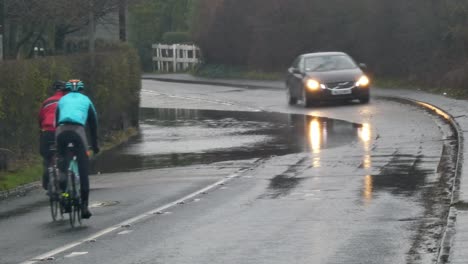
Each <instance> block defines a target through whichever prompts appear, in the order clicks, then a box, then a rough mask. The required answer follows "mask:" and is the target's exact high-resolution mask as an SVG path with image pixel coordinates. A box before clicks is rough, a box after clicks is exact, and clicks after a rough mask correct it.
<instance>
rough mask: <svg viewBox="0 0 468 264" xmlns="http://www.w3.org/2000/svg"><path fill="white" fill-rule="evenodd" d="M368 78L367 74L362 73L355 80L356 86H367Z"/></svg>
mask: <svg viewBox="0 0 468 264" xmlns="http://www.w3.org/2000/svg"><path fill="white" fill-rule="evenodd" d="M369 83H370V80H369V78H367V76H365V75H363V76H361V78H359V80H358V81H357V82H356V86H358V87H367V86H369Z"/></svg>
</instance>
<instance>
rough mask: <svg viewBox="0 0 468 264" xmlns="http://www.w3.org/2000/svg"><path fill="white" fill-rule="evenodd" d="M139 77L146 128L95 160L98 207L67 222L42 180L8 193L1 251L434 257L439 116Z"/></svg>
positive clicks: (343, 259) (442, 142) (149, 259)
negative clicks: (57, 215)
mask: <svg viewBox="0 0 468 264" xmlns="http://www.w3.org/2000/svg"><path fill="white" fill-rule="evenodd" d="M143 83H144V86H143V87H144V91H143V93H142V107H143V109H142V112H141V117H142V123H141V130H142V133H141V135H140V136H139V137H136V138H134V139H132V140H131V141H130V142H129V143H128V144H127V145H125V146H122V147H121V148H119V149H118V150H116V151H115V152H113V153H107V154H106V155H103V156H102V157H101V158H100V159H99V160H98V161H97V162H96V163H95V164H94V166H93V170H94V171H95V172H100V174H98V175H94V176H93V177H92V187H93V190H92V194H91V200H92V203H93V208H92V211H93V212H94V214H95V216H94V217H93V218H92V219H91V220H90V221H89V222H85V224H84V225H83V227H81V228H78V229H76V230H71V229H70V228H69V227H68V225H67V224H68V223H67V222H65V221H63V222H59V223H50V220H49V214H48V211H47V210H48V209H47V200H46V199H45V197H44V194H43V193H42V192H40V191H35V192H33V193H31V194H29V195H28V196H26V197H22V198H17V199H10V200H7V201H2V202H0V230H2V236H1V237H0V252H1V254H0V263H18V262H22V261H26V260H31V259H34V258H36V257H40V258H47V257H53V259H54V260H53V263H110V262H111V261H112V263H392V264H393V263H434V261H435V258H436V256H437V255H436V254H437V246H438V239H439V238H440V237H439V235H440V233H441V230H442V228H443V221H444V216H445V214H446V210H447V203H448V195H449V193H448V188H449V185H450V176H451V171H452V170H453V168H452V167H451V166H452V163H451V158H452V155H451V154H453V153H452V152H453V150H452V144H453V140H452V135H451V131H450V130H449V129H448V126H446V125H445V123H444V122H443V120H440V119H439V118H437V117H434V116H433V115H431V114H429V113H427V112H425V111H424V110H421V109H419V108H416V107H414V106H411V105H407V104H403V103H401V102H398V101H392V100H386V99H376V100H373V101H372V102H371V104H369V105H359V104H347V105H344V106H338V105H327V106H320V107H316V108H313V109H303V108H301V107H299V106H294V107H291V106H287V105H286V103H285V94H284V92H283V91H278V90H264V89H254V90H247V89H239V88H230V87H215V86H202V85H183V84H174V83H161V82H156V81H144V82H143ZM207 186H209V187H211V188H205V187H207ZM182 197H186V198H187V199H183V200H179V199H181V198H182ZM145 213H146V214H145ZM132 218H133V219H132ZM128 219H130V221H128V222H125V221H126V220H128ZM122 223H123V224H124V225H123V226H121V225H122ZM99 232H100V233H99ZM89 238H91V240H89ZM74 243H76V244H74ZM51 250H55V251H54V252H51V253H50V254H45V253H47V252H50V251H51Z"/></svg>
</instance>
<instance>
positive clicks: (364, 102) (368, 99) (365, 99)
mask: <svg viewBox="0 0 468 264" xmlns="http://www.w3.org/2000/svg"><path fill="white" fill-rule="evenodd" d="M369 101H370V97H369V96H364V97H361V98H359V102H360V103H361V104H367V103H369Z"/></svg>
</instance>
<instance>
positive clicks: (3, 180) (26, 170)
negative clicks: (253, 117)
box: [0, 127, 138, 192]
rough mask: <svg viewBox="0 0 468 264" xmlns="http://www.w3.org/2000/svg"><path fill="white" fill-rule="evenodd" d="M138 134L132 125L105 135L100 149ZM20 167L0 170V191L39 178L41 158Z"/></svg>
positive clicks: (112, 145)
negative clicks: (9, 170) (7, 170)
mask: <svg viewBox="0 0 468 264" xmlns="http://www.w3.org/2000/svg"><path fill="white" fill-rule="evenodd" d="M137 134H138V130H137V129H136V128H134V127H132V128H129V129H127V130H125V131H118V132H115V133H112V134H110V135H107V136H106V139H105V140H104V142H103V143H102V147H101V151H106V150H110V149H112V148H114V147H117V146H119V145H120V144H122V143H125V142H126V141H127V140H128V139H130V138H131V137H133V136H135V135H137ZM20 163H21V165H17V166H15V167H17V168H20V169H17V170H15V171H12V172H0V192H2V191H7V190H11V189H14V188H16V187H18V186H21V185H24V184H28V183H32V182H36V181H39V180H41V178H42V173H43V168H42V158H41V157H40V156H39V155H37V156H36V157H34V158H33V159H32V160H31V161H28V162H25V161H20Z"/></svg>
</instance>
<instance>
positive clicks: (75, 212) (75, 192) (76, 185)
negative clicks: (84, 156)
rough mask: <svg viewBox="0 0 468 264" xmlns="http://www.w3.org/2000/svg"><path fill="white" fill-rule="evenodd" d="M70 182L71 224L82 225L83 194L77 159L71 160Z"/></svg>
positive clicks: (73, 225)
mask: <svg viewBox="0 0 468 264" xmlns="http://www.w3.org/2000/svg"><path fill="white" fill-rule="evenodd" d="M68 174H69V178H68V179H69V180H70V181H69V182H70V183H71V197H70V198H69V199H70V200H69V201H70V205H71V208H70V209H71V210H70V225H71V226H72V227H75V226H76V224H77V223H78V224H79V225H81V194H80V182H79V174H78V164H77V162H76V160H71V161H70V168H69V173H68Z"/></svg>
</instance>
